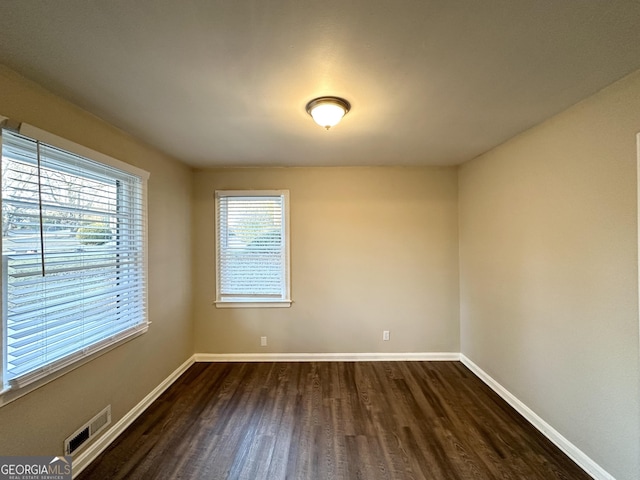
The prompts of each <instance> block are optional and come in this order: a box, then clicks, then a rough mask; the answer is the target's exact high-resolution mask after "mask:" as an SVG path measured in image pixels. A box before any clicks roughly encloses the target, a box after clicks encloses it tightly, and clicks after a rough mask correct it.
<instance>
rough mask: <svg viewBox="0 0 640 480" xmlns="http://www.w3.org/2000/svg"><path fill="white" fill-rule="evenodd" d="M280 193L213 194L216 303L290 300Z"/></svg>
mask: <svg viewBox="0 0 640 480" xmlns="http://www.w3.org/2000/svg"><path fill="white" fill-rule="evenodd" d="M285 198H286V197H285V195H284V194H266V193H264V194H260V193H259V192H255V193H254V192H252V194H245V195H241V194H239V193H238V192H217V232H218V238H217V247H218V248H217V251H218V256H217V268H218V300H219V301H224V300H234V301H239V300H244V301H251V300H254V301H265V300H266V301H269V300H288V290H289V287H288V271H287V270H288V245H287V238H286V228H285V226H286V225H285V218H286V201H285Z"/></svg>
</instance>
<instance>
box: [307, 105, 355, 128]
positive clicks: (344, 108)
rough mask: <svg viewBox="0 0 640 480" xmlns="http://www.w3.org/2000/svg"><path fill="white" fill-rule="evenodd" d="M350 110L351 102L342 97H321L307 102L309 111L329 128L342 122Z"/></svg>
mask: <svg viewBox="0 0 640 480" xmlns="http://www.w3.org/2000/svg"><path fill="white" fill-rule="evenodd" d="M349 110H351V104H350V103H349V102H347V101H346V100H345V99H344V98H340V97H319V98H314V99H313V100H311V101H310V102H309V103H307V113H308V114H309V115H311V118H313V121H314V122H316V123H317V124H318V125H320V126H321V127H324V128H326V129H327V130H329V129H330V128H331V127H333V126H335V125H337V124H338V123H340V120H342V117H344V116H345V115H346V113H347V112H348V111H349Z"/></svg>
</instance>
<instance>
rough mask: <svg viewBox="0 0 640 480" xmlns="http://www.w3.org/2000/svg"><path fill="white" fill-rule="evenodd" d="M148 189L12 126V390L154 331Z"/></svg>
mask: <svg viewBox="0 0 640 480" xmlns="http://www.w3.org/2000/svg"><path fill="white" fill-rule="evenodd" d="M69 143H71V142H69ZM74 145H75V144H74ZM112 160H113V159H112ZM113 162H117V161H115V160H113ZM145 189H146V176H140V175H138V174H135V173H130V172H127V171H125V170H123V169H120V168H115V167H113V166H109V165H105V164H102V163H98V162H96V161H93V160H91V159H88V158H84V157H81V156H79V155H76V154H74V153H71V152H68V151H65V150H62V149H60V148H56V147H54V146H51V145H48V144H46V143H42V142H40V141H37V140H35V139H32V138H29V137H26V136H23V135H20V134H18V133H14V132H11V131H7V130H3V131H2V294H3V302H2V306H3V308H2V321H3V323H2V325H3V329H2V330H3V336H4V339H3V340H4V342H3V345H4V349H3V371H2V377H3V378H2V379H3V383H4V385H5V387H6V386H9V387H21V386H23V385H26V384H28V383H31V382H33V381H35V380H37V379H39V378H42V377H43V376H45V375H47V374H49V373H51V372H53V371H56V370H58V369H60V368H63V367H65V366H67V365H70V364H71V363H73V362H74V361H76V360H79V359H81V358H84V357H86V356H88V355H91V354H92V353H94V352H96V351H98V350H100V349H102V348H105V347H107V346H110V345H112V344H114V343H115V342H118V341H120V340H122V339H123V338H126V337H128V336H130V335H134V334H137V333H139V332H141V331H144V330H146V328H147V314H146V298H145V296H146V280H145V275H146V254H145V248H146V245H145V236H146V226H145V218H146V206H145V193H146V192H145Z"/></svg>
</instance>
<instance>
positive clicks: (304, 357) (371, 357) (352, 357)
mask: <svg viewBox="0 0 640 480" xmlns="http://www.w3.org/2000/svg"><path fill="white" fill-rule="evenodd" d="M194 357H195V361H196V362H384V361H404V362H418V361H428V362H434V361H459V360H460V354H459V353H453V352H434V353H425V352H408V353H196V354H195V355H194Z"/></svg>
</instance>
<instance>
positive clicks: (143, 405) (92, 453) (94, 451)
mask: <svg viewBox="0 0 640 480" xmlns="http://www.w3.org/2000/svg"><path fill="white" fill-rule="evenodd" d="M194 357H195V356H191V357H190V358H188V359H187V360H186V361H185V362H184V363H183V364H182V365H180V366H179V367H178V368H177V369H176V370H174V371H173V372H172V373H171V374H170V375H169V376H168V377H167V378H165V379H164V380H163V381H162V383H160V385H158V386H157V387H156V388H154V389H153V390H152V391H151V393H149V395H147V396H146V397H144V398H143V399H142V400H141V401H140V403H138V404H137V405H136V406H135V407H133V408H132V409H131V410H130V411H129V412H128V413H127V414H126V415H125V416H124V417H122V418H121V419H120V420H119V421H118V422H117V423H115V424H114V425H113V426H112V427H111V428H110V429H109V430H107V431H106V432H105V433H104V435H102V436H101V437H100V438H98V440H96V441H95V442H94V443H92V444H91V445H89V446H88V447H87V449H86V450H85V451H84V452H82V453H80V454H79V455H78V456H77V457H75V458H74V459H73V462H72V467H73V478H75V477H76V476H77V475H79V474H80V472H82V471H83V470H84V469H85V468H87V466H88V465H89V464H90V463H91V462H93V461H94V460H95V459H96V458H97V457H98V455H100V454H101V453H102V452H103V451H104V450H105V449H106V448H107V447H108V446H109V445H110V444H111V442H113V441H114V440H115V439H116V437H118V435H120V434H121V433H122V432H124V431H125V430H126V429H127V427H128V426H129V425H131V424H132V423H133V422H134V421H135V419H136V418H138V417H139V416H140V415H141V414H142V413H143V412H144V411H145V410H146V409H147V408H149V405H151V404H152V403H153V402H154V401H155V400H156V399H157V398H158V397H159V396H160V395H161V394H162V393H163V392H164V391H165V390H166V389H167V388H169V387H170V386H171V384H172V383H173V382H175V381H176V380H177V379H178V377H180V375H182V374H183V373H184V372H185V371H186V370H187V369H188V368H189V367H190V366H191V365H193V364H194V362H195V359H194Z"/></svg>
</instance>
